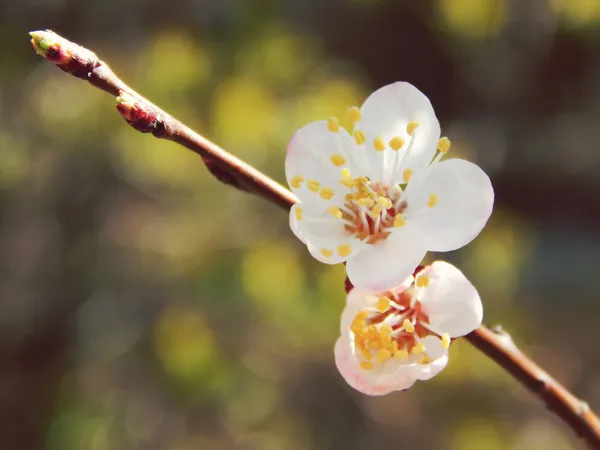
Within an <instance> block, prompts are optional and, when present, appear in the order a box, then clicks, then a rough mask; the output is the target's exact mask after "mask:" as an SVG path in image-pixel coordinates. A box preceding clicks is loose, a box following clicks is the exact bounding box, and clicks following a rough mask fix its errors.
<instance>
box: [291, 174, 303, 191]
mask: <svg viewBox="0 0 600 450" xmlns="http://www.w3.org/2000/svg"><path fill="white" fill-rule="evenodd" d="M303 181H304V178H302V175H295V176H293V177H292V179H291V180H290V185H291V186H292V187H293V188H296V189H299V188H300V184H301V183H302V182H303Z"/></svg>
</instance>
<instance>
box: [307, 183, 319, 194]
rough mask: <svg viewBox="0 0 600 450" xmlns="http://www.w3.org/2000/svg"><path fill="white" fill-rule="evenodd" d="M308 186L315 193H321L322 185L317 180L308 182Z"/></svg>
mask: <svg viewBox="0 0 600 450" xmlns="http://www.w3.org/2000/svg"><path fill="white" fill-rule="evenodd" d="M306 185H307V186H308V188H309V189H310V190H311V191H313V192H319V188H320V187H321V185H320V184H319V182H318V181H317V180H308V181H307V182H306Z"/></svg>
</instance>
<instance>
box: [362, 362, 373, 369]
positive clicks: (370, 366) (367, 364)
mask: <svg viewBox="0 0 600 450" xmlns="http://www.w3.org/2000/svg"><path fill="white" fill-rule="evenodd" d="M360 368H361V369H363V370H373V369H374V368H375V366H374V365H373V363H372V362H369V361H362V362H361V363H360Z"/></svg>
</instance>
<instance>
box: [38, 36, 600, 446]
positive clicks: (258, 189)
mask: <svg viewBox="0 0 600 450" xmlns="http://www.w3.org/2000/svg"><path fill="white" fill-rule="evenodd" d="M31 36H32V37H33V39H32V44H33V47H34V48H35V50H36V51H37V52H38V53H39V54H40V55H42V56H44V57H45V58H46V59H48V60H49V61H51V62H53V63H54V64H56V65H57V66H58V67H59V68H60V69H62V70H64V71H65V72H68V73H70V74H72V75H74V76H76V77H78V78H82V79H85V80H87V81H89V82H90V83H91V84H92V85H94V86H95V87H97V88H99V89H102V90H104V91H106V92H108V93H110V94H112V95H114V96H117V109H118V110H119V112H120V113H121V115H122V116H123V117H124V118H125V120H126V121H127V123H129V124H130V125H131V126H132V127H133V128H135V129H136V130H138V131H141V132H143V133H152V134H153V135H154V136H156V137H158V138H161V139H168V140H171V141H174V142H177V143H178V144H181V145H183V146H184V147H186V148H188V149H190V150H192V151H193V152H195V153H197V154H199V155H200V156H201V157H202V159H203V161H204V162H205V164H206V166H207V167H208V169H209V170H210V171H211V173H212V174H213V175H215V176H216V177H217V178H218V179H219V180H220V181H222V182H224V183H226V184H229V185H231V186H234V187H236V188H238V189H242V190H244V191H247V192H252V193H254V194H256V195H259V196H261V197H263V198H265V199H267V200H269V201H271V202H273V203H275V204H277V205H279V206H281V207H282V208H284V209H289V208H290V207H291V206H292V205H293V204H294V203H295V202H296V201H297V199H296V197H295V196H294V194H292V192H290V191H289V190H288V189H286V188H284V187H283V186H281V185H280V184H279V183H277V182H275V181H274V180H272V179H271V178H269V177H268V176H266V175H264V174H263V173H261V172H259V171H258V170H256V169H255V168H253V167H251V166H249V165H248V164H246V163H245V162H244V161H242V160H240V159H238V158H236V157H235V156H233V155H231V154H230V153H228V152H226V151H225V150H223V149H222V148H220V147H219V146H217V145H216V144H214V143H212V142H211V141H209V140H208V139H206V138H204V137H202V136H200V135H199V134H198V133H196V132H194V131H193V130H191V129H190V128H188V127H187V126H185V125H184V124H182V123H181V122H179V121H178V120H177V119H175V118H173V117H172V116H170V115H169V114H167V113H166V112H164V111H162V110H161V109H160V108H158V107H157V106H155V105H153V104H152V103H151V102H149V101H148V100H146V99H145V98H144V97H142V96H140V95H139V94H137V93H136V92H135V91H133V90H132V89H131V88H130V87H129V86H127V85H126V84H125V83H124V82H123V81H121V80H120V79H119V78H118V77H117V76H116V75H115V73H114V72H113V71H112V70H111V69H110V67H109V66H108V65H107V64H106V63H104V62H102V61H101V60H99V59H98V57H97V56H96V55H95V54H94V53H92V52H90V51H89V50H87V49H85V48H83V47H80V46H79V45H77V44H74V43H72V42H70V41H67V40H66V39H64V38H62V37H60V36H58V35H57V34H56V33H53V32H51V31H38V32H33V33H31ZM466 339H467V340H468V341H469V342H470V343H471V344H472V345H473V346H475V347H476V348H477V349H479V350H480V351H482V352H483V353H484V354H485V355H487V356H488V357H489V358H490V359H492V360H494V361H495V362H496V363H497V364H498V365H499V366H500V367H502V368H503V369H504V370H506V371H507V372H509V373H510V374H511V375H512V376H513V377H514V378H515V379H516V380H518V381H519V382H520V383H521V384H523V385H524V386H525V387H526V388H528V389H529V390H531V391H532V392H533V393H535V394H536V395H538V396H539V397H540V398H541V399H542V400H543V401H544V402H545V403H546V405H547V406H548V408H549V409H550V410H552V411H554V412H555V413H556V414H557V415H558V416H559V417H560V418H561V419H562V420H564V421H565V422H566V423H567V424H568V425H569V426H570V427H571V428H572V429H573V430H574V431H575V432H576V433H577V434H578V435H579V436H581V437H582V438H583V439H585V440H586V441H587V443H588V444H589V446H590V447H591V448H594V449H600V420H599V419H598V416H596V415H595V414H594V412H593V411H592V410H591V409H590V408H589V406H588V405H587V403H585V402H584V401H582V400H580V399H578V398H576V397H575V396H574V395H573V394H571V393H570V392H569V391H568V390H567V389H566V388H565V387H564V386H562V385H561V384H560V383H558V382H557V381H556V380H554V379H553V378H552V377H551V376H550V375H548V374H547V373H546V372H545V371H544V370H542V369H541V368H540V367H539V366H538V365H537V364H535V363H534V362H533V361H532V360H531V359H529V358H528V357H527V356H525V355H524V354H523V353H522V352H521V351H520V350H519V349H518V348H517V347H516V345H515V344H514V342H513V341H512V339H511V338H510V336H509V335H508V334H507V333H506V332H504V331H502V330H491V329H489V328H487V327H485V326H481V327H480V328H478V329H477V330H475V331H473V332H472V333H470V334H468V335H467V336H466Z"/></svg>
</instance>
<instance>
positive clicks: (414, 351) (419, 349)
mask: <svg viewBox="0 0 600 450" xmlns="http://www.w3.org/2000/svg"><path fill="white" fill-rule="evenodd" d="M424 351H425V348H424V345H423V344H421V343H419V344H417V345H415V346H414V347H413V348H412V350H411V353H412V354H413V355H415V356H416V355H420V354H421V353H423V352H424Z"/></svg>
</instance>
